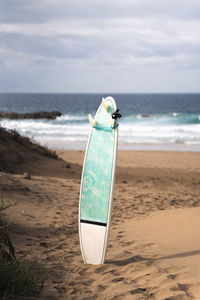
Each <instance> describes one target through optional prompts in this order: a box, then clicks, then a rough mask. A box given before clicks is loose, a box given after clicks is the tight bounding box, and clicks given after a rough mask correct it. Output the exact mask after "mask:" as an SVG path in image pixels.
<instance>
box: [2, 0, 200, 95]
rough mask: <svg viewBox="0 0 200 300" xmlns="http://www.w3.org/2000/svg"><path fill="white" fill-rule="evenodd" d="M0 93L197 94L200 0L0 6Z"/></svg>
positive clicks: (10, 0)
mask: <svg viewBox="0 0 200 300" xmlns="http://www.w3.org/2000/svg"><path fill="white" fill-rule="evenodd" d="M0 92H62V93H63V92H74V93H76V92H78V93H81V92H102V93H106V92H113V93H114V92H115V93H119V92H121V93H148V92H156V93H159V92H164V93H166V92H200V0H165V1H162V0H70V1H68V0H67V1H65V0H38V1H36V0H0Z"/></svg>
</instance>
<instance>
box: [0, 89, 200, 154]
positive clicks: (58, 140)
mask: <svg viewBox="0 0 200 300" xmlns="http://www.w3.org/2000/svg"><path fill="white" fill-rule="evenodd" d="M107 96H113V97H114V99H115V100H116V103H117V106H118V107H119V109H120V113H121V114H122V118H121V119H120V126H119V148H120V149H137V150H180V151H200V94H0V111H9V112H18V113H26V112H37V111H52V110H58V111H60V112H61V113H62V116H61V117H57V118H56V119H55V120H43V119H41V120H33V119H30V120H8V119H1V120H0V126H2V127H6V128H8V129H16V130H17V131H18V132H19V133H20V134H22V135H25V136H28V137H30V138H32V139H33V140H35V141H37V142H39V143H40V144H42V145H45V146H48V147H50V148H53V149H76V150H81V149H84V148H85V146H86V142H87V139H88V135H89V132H90V128H91V127H90V124H89V122H88V117H87V116H88V114H89V113H91V114H92V115H93V116H94V115H95V112H96V110H97V108H98V106H99V104H100V103H101V99H102V97H107Z"/></svg>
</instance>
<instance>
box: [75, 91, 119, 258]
mask: <svg viewBox="0 0 200 300" xmlns="http://www.w3.org/2000/svg"><path fill="white" fill-rule="evenodd" d="M115 112H116V104H115V101H114V99H113V98H112V97H107V98H106V99H102V104H101V105H100V106H99V109H98V110H97V113H96V115H95V117H94V119H92V117H91V115H89V121H90V124H91V132H90V135H89V138H88V144H87V148H86V152H85V160H84V164H83V171H82V180H81V190H80V205H79V237H80V246H81V252H82V256H83V260H84V262H85V263H89V264H102V263H103V262H104V260H105V254H106V248H107V243H108V235H109V229H110V220H111V211H112V200H113V190H114V179H115V168H116V154H117V138H118V121H117V117H118V116H117V117H116V113H115ZM118 115H119V114H118Z"/></svg>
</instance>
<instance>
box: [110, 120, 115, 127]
mask: <svg viewBox="0 0 200 300" xmlns="http://www.w3.org/2000/svg"><path fill="white" fill-rule="evenodd" d="M110 125H111V127H112V128H114V127H115V120H114V119H111V121H110Z"/></svg>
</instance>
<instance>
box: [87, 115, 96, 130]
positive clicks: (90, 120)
mask: <svg viewBox="0 0 200 300" xmlns="http://www.w3.org/2000/svg"><path fill="white" fill-rule="evenodd" d="M88 119H89V122H90V125H91V126H92V127H95V126H96V123H97V121H96V120H95V119H93V118H92V116H91V114H89V115H88Z"/></svg>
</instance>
